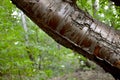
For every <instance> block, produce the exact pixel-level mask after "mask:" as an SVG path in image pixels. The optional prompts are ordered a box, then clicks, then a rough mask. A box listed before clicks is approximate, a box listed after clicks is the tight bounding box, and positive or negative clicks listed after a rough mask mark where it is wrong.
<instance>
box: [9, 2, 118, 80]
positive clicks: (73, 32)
mask: <svg viewBox="0 0 120 80" xmlns="http://www.w3.org/2000/svg"><path fill="white" fill-rule="evenodd" d="M11 1H12V2H13V4H15V5H16V6H17V7H18V8H19V9H21V10H22V11H23V12H24V13H25V14H26V15H27V16H28V17H29V18H30V19H31V20H32V21H34V22H35V23H36V24H37V25H38V26H39V27H40V28H41V29H42V30H43V31H45V32H46V33H47V34H48V35H49V36H51V37H52V38H53V39H54V40H55V41H56V42H58V43H59V44H62V45H63V46H65V47H67V48H70V49H72V50H74V51H76V52H78V53H79V54H82V55H83V56H85V57H86V58H88V59H90V60H92V61H94V62H95V63H96V64H98V65H99V66H101V67H102V68H103V69H104V70H105V71H106V72H108V73H110V74H111V75H112V76H113V77H114V78H115V79H116V80H120V32H119V31H117V30H115V29H113V28H112V27H110V26H108V25H106V24H104V23H102V22H100V21H97V20H95V19H93V18H92V17H91V16H90V15H89V14H88V13H86V12H84V11H83V10H81V9H80V8H78V7H77V6H76V5H75V2H73V3H72V1H75V0H71V1H69V0H64V1H63V0H11Z"/></svg>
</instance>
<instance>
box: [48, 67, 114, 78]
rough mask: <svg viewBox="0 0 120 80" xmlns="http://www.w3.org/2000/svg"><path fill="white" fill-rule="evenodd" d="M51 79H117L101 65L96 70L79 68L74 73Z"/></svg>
mask: <svg viewBox="0 0 120 80" xmlns="http://www.w3.org/2000/svg"><path fill="white" fill-rule="evenodd" d="M50 80H115V79H114V78H113V77H112V76H111V75H110V74H108V73H106V72H104V71H103V70H102V69H101V68H100V67H97V68H96V69H94V70H77V71H75V72H74V73H71V74H66V75H64V76H61V77H55V78H52V79H50Z"/></svg>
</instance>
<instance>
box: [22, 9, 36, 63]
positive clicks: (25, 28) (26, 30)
mask: <svg viewBox="0 0 120 80" xmlns="http://www.w3.org/2000/svg"><path fill="white" fill-rule="evenodd" d="M21 19H22V27H23V29H24V31H25V44H26V51H27V53H28V56H29V59H30V60H31V61H34V57H33V55H32V53H31V52H30V51H29V37H28V27H27V24H26V18H25V15H24V13H23V12H22V11H21Z"/></svg>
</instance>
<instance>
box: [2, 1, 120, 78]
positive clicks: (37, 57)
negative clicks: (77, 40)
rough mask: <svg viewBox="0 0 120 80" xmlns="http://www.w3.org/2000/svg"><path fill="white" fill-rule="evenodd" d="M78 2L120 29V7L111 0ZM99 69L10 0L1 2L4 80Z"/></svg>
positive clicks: (44, 76) (102, 19)
mask: <svg viewBox="0 0 120 80" xmlns="http://www.w3.org/2000/svg"><path fill="white" fill-rule="evenodd" d="M77 4H78V6H79V7H80V8H81V9H83V10H85V11H86V12H88V13H90V14H91V16H92V17H94V18H95V19H97V20H100V21H102V22H104V23H106V24H108V25H110V26H111V27H113V26H114V28H115V29H118V30H120V7H116V6H115V5H114V4H113V3H112V2H110V1H109V0H78V1H77ZM95 68H96V65H89V61H88V60H87V59H86V58H84V57H83V56H81V55H78V54H77V53H76V52H74V51H71V50H70V49H66V48H65V47H63V46H61V45H59V44H58V43H56V42H55V41H54V40H53V39H51V38H50V37H49V36H48V35H47V34H45V33H44V32H43V31H42V30H41V29H39V28H38V26H36V25H35V24H34V23H33V22H32V21H31V20H30V19H29V18H27V17H26V16H25V15H24V14H23V13H22V12H21V11H20V10H18V9H17V8H16V7H15V6H14V5H13V4H12V3H11V2H10V0H3V1H1V2H0V80H48V79H51V78H53V77H57V76H63V75H65V74H70V73H73V72H75V71H76V70H79V69H80V70H91V69H95ZM67 80H77V79H75V78H74V79H73V78H70V79H67Z"/></svg>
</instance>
